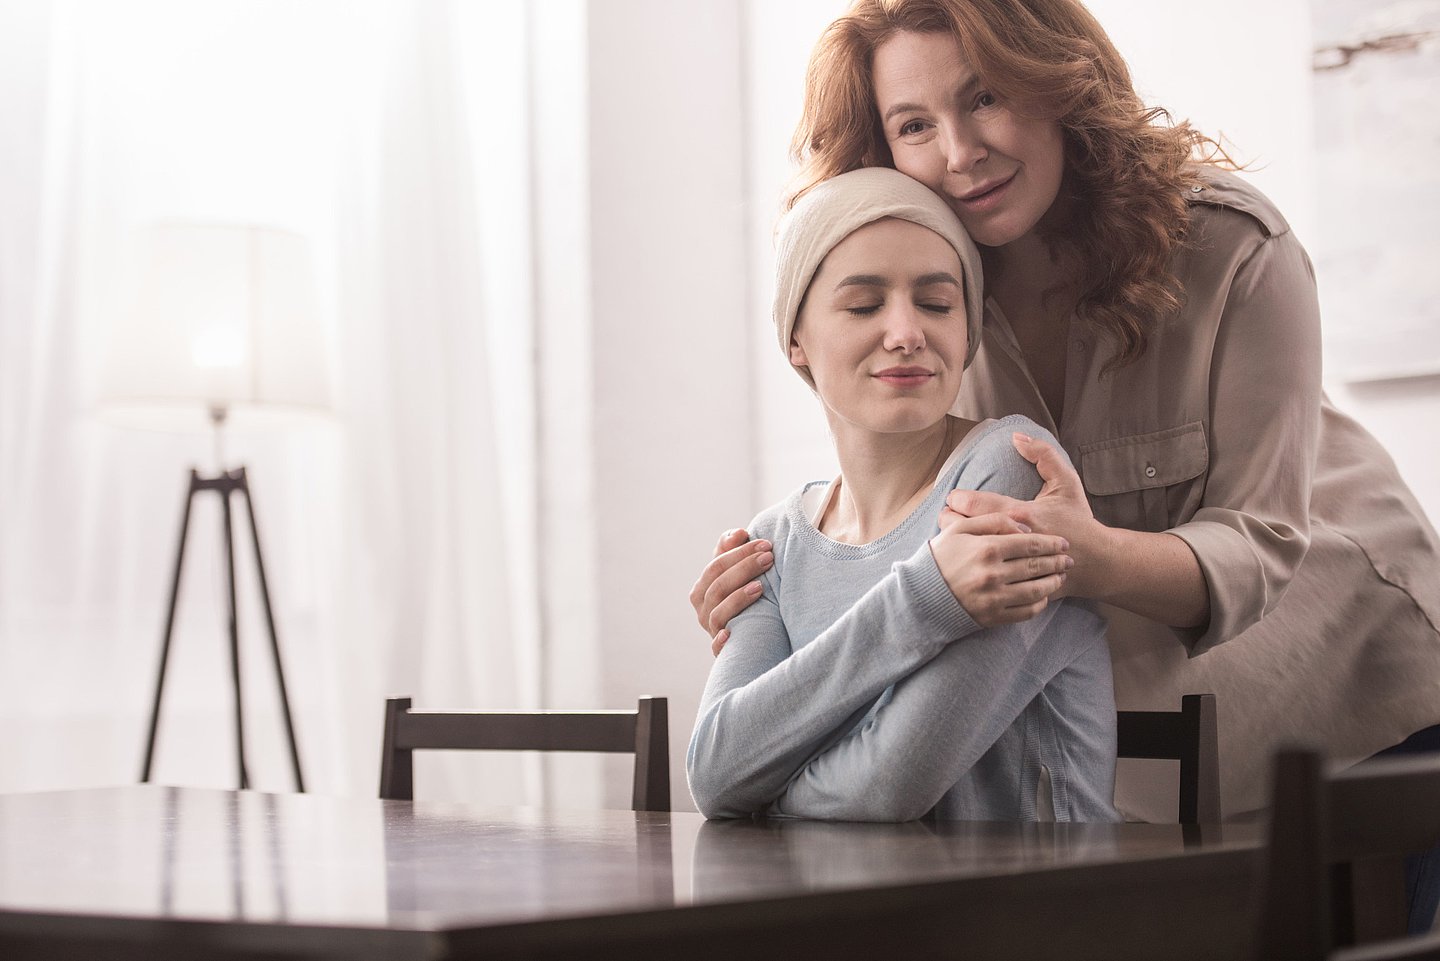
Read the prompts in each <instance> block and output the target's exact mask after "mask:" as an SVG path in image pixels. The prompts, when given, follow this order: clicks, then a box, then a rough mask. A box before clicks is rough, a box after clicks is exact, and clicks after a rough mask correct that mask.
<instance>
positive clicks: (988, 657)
mask: <svg viewBox="0 0 1440 961" xmlns="http://www.w3.org/2000/svg"><path fill="white" fill-rule="evenodd" d="M767 586H768V587H769V588H771V589H770V590H769V591H767V592H766V595H765V596H763V597H762V598H761V599H760V600H759V601H758V602H757V603H756V604H754V605H752V606H751V607H750V608H748V609H747V610H746V611H744V612H743V613H742V614H741V615H739V616H738V617H737V618H736V619H735V626H734V631H735V634H734V638H735V639H734V641H733V642H732V643H731V644H729V645H727V646H726V648H725V650H724V651H723V652H722V653H721V655H720V657H719V658H718V660H717V661H716V663H715V667H714V669H713V670H712V672H711V676H710V681H709V683H708V684H707V686H706V690H705V695H704V698H703V699H702V702H701V707H700V714H699V718H698V719H697V721H696V726H695V733H694V736H693V737H692V739H691V743H690V751H689V755H688V757H687V766H688V770H689V773H690V782H691V791H692V793H693V794H694V796H695V801H696V804H697V806H698V807H699V808H700V810H701V812H702V813H704V814H705V815H707V816H709V817H740V816H746V815H750V814H755V813H767V812H768V813H771V814H778V815H790V816H796V817H807V818H821V819H832V820H868V821H905V820H911V819H914V818H917V817H919V816H921V815H923V814H924V813H925V812H926V811H928V810H930V808H932V807H934V806H935V804H936V803H937V802H938V801H939V800H940V798H941V797H942V796H943V795H944V794H945V792H946V791H947V790H949V789H950V787H951V786H953V785H954V784H955V782H956V781H957V780H959V779H960V777H961V776H962V775H963V774H964V773H965V771H966V770H968V769H969V768H970V766H972V765H973V764H974V763H975V762H976V761H977V760H978V759H979V758H980V757H981V755H983V754H984V753H985V751H986V750H988V749H989V747H990V746H991V745H992V744H994V743H995V741H996V740H997V739H998V738H999V736H1000V734H1001V733H1002V732H1003V731H1004V730H1005V729H1006V728H1007V727H1009V726H1010V724H1011V723H1012V722H1013V721H1014V720H1015V718H1016V717H1017V716H1018V715H1019V713H1020V712H1021V711H1022V710H1023V709H1024V708H1025V705H1027V704H1028V703H1029V702H1030V701H1031V699H1033V698H1034V696H1035V695H1036V694H1037V693H1038V692H1039V690H1040V689H1041V688H1042V687H1043V686H1044V683H1045V681H1046V680H1048V677H1049V675H1050V674H1051V673H1053V672H1052V671H1050V670H1048V669H1045V668H1040V667H1037V666H1036V665H1035V664H1034V663H1033V662H1034V661H1035V660H1036V659H1037V658H1038V659H1039V660H1042V661H1053V660H1054V659H1056V658H1057V657H1061V658H1063V656H1064V655H1063V653H1062V652H1057V651H1055V650H1053V649H1050V650H1045V648H1046V647H1047V644H1046V643H1042V642H1041V640H1040V639H1041V636H1042V634H1044V632H1045V631H1047V630H1048V629H1049V628H1050V627H1051V625H1052V622H1054V621H1055V619H1056V618H1063V619H1066V626H1065V630H1067V631H1070V632H1072V634H1073V635H1075V636H1078V635H1079V634H1082V633H1084V632H1086V631H1088V632H1089V634H1088V635H1087V636H1089V637H1092V638H1098V637H1099V636H1100V631H1101V626H1100V624H1099V620H1098V618H1095V617H1094V616H1093V615H1091V614H1090V613H1089V612H1086V611H1082V610H1078V609H1075V610H1072V609H1069V608H1062V607H1059V606H1053V607H1050V608H1048V609H1047V610H1046V611H1045V612H1043V613H1042V614H1040V615H1037V616H1036V617H1033V618H1030V619H1028V620H1026V621H1024V622H1023V623H1020V624H1015V625H1008V626H1004V627H1000V628H995V629H991V630H982V629H980V627H979V626H978V625H977V624H976V623H975V622H974V620H973V619H972V618H970V616H969V615H968V614H967V613H966V612H965V610H964V608H963V607H961V605H959V604H958V603H957V602H956V601H955V598H954V595H953V593H952V592H951V591H950V589H949V587H948V586H947V585H946V583H945V581H944V578H943V577H942V576H941V574H940V570H939V568H938V566H937V565H936V563H935V560H934V557H933V555H932V554H931V551H930V549H929V545H928V544H927V545H924V546H922V547H921V549H920V550H919V551H917V552H916V554H915V555H914V556H913V557H911V558H910V559H909V560H908V561H906V562H904V563H901V564H897V565H895V568H894V570H892V571H891V573H890V574H888V575H887V576H886V577H885V578H884V579H882V581H881V582H880V583H879V584H877V585H876V586H875V587H874V588H872V589H871V590H870V591H869V592H868V593H867V594H866V595H864V596H863V597H862V598H861V599H860V600H859V601H858V602H856V603H855V604H854V605H853V606H852V607H851V608H850V609H849V610H847V611H846V612H845V613H844V614H843V615H842V616H841V617H840V618H839V619H838V620H837V621H836V622H835V623H834V624H833V625H831V627H830V628H828V629H827V630H826V631H824V632H823V633H821V634H820V636H818V637H816V638H815V639H814V640H813V641H811V642H810V643H809V644H807V645H805V646H804V647H802V648H801V649H800V650H798V651H795V652H794V653H793V654H792V653H791V651H790V639H789V637H788V636H787V634H786V631H785V626H784V623H783V621H782V620H781V617H780V611H779V608H778V606H777V605H776V604H775V602H774V600H773V599H772V598H773V597H774V596H775V591H774V587H775V585H774V584H773V583H771V584H769V585H767ZM961 637H963V638H965V639H964V641H963V642H962V643H951V642H952V641H954V640H956V639H958V638H961Z"/></svg>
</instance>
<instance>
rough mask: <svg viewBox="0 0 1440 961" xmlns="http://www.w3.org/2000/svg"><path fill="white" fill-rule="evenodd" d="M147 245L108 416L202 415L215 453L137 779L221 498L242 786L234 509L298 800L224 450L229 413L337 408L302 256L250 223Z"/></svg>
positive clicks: (176, 580)
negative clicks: (210, 502)
mask: <svg viewBox="0 0 1440 961" xmlns="http://www.w3.org/2000/svg"><path fill="white" fill-rule="evenodd" d="M139 240H140V244H139V248H138V249H139V253H140V257H141V267H140V269H139V271H138V273H137V280H138V286H137V291H136V296H135V298H134V306H133V307H132V309H130V310H129V311H128V312H127V313H126V314H125V315H124V318H123V320H122V321H121V322H120V323H119V324H118V325H117V329H116V331H115V334H116V336H115V337H114V338H113V340H112V346H111V350H110V351H109V354H108V356H107V361H106V367H105V371H104V375H103V387H102V390H101V394H102V400H101V403H102V406H103V407H105V408H107V409H108V410H109V411H110V412H111V413H112V414H116V413H118V414H120V416H119V417H118V418H115V419H119V420H122V421H125V422H129V423H145V422H147V421H148V422H149V424H150V425H151V426H156V425H158V424H159V423H160V422H161V421H162V420H163V422H165V423H173V422H174V415H175V414H176V413H180V414H181V415H182V416H184V415H188V416H189V417H191V418H193V417H194V415H195V414H197V413H203V414H204V415H205V416H206V417H207V418H208V421H209V428H210V430H211V431H212V433H213V436H214V440H215V451H216V455H215V457H216V473H215V474H213V475H210V476H205V475H202V474H201V473H200V472H199V471H198V470H195V469H191V471H190V484H189V490H188V492H187V494H186V498H185V507H184V513H183V514H182V519H181V524H180V538H179V543H178V545H177V547H176V550H175V564H174V576H173V578H172V579H171V585H170V600H169V607H168V610H167V612H166V616H165V633H164V637H163V639H162V642H161V650H160V662H159V670H158V672H157V675H156V678H155V690H154V700H153V703H152V707H151V713H150V725H149V735H148V738H147V741H146V746H145V761H144V765H143V767H142V769H141V775H140V780H141V781H142V782H145V781H149V780H150V775H151V770H152V767H153V763H154V759H155V745H156V741H157V738H158V735H159V729H160V718H161V711H160V708H161V702H162V699H163V694H164V690H165V673H166V668H167V666H168V664H169V658H170V650H171V642H172V640H173V638H174V628H175V611H176V607H177V604H178V601H179V596H180V586H181V575H182V572H183V569H184V559H185V542H186V539H187V537H188V535H189V531H190V517H191V508H192V506H193V505H194V503H195V500H196V498H197V497H205V496H208V495H210V494H212V493H213V494H215V495H217V496H218V497H219V499H220V501H221V506H222V514H221V518H222V521H221V523H222V531H221V534H222V544H223V557H224V560H225V568H226V574H227V579H226V583H227V586H228V595H227V606H228V610H227V613H228V626H229V638H228V640H229V648H230V650H229V654H230V670H231V677H232V681H233V693H234V699H235V700H234V715H235V748H236V760H237V767H238V781H239V787H241V788H247V787H249V786H250V783H249V782H250V778H249V772H248V771H247V769H246V763H245V727H244V699H243V697H242V693H241V671H240V631H239V617H238V604H237V597H236V589H235V540H236V538H235V525H236V518H235V513H236V508H235V502H236V501H237V500H238V501H239V505H240V507H243V509H244V512H245V515H246V519H247V520H248V524H246V525H245V526H246V528H248V531H247V532H248V534H249V537H248V540H249V542H250V545H251V546H252V547H253V550H254V557H255V568H256V573H257V582H258V585H259V588H260V600H261V604H262V608H263V610H264V616H265V627H266V629H267V630H268V633H269V640H270V652H271V654H272V656H273V658H274V667H275V679H276V683H277V686H278V689H279V700H280V705H281V709H282V711H283V713H284V722H285V733H286V736H287V738H288V741H289V750H290V763H291V768H292V771H293V774H294V778H295V787H296V789H297V790H299V791H304V790H305V779H304V775H303V774H302V772H301V767H300V752H299V749H298V747H297V745H296V740H295V726H294V720H293V718H292V716H291V711H290V698H289V693H288V691H287V690H286V687H285V672H284V666H283V663H282V658H281V655H280V642H279V638H278V636H277V634H276V631H275V616H274V611H273V608H272V607H271V603H270V584H269V582H268V580H267V579H266V576H265V562H264V556H263V553H262V551H261V547H260V531H259V526H258V525H257V524H256V521H255V509H254V505H253V503H252V500H251V494H250V484H249V476H248V474H247V472H246V469H245V468H244V467H243V466H241V467H235V468H227V467H226V464H225V459H224V450H223V439H224V429H225V426H226V423H227V420H228V418H229V416H230V412H231V411H232V410H242V409H247V408H252V407H278V408H291V409H308V410H312V411H315V410H322V411H323V410H327V409H328V408H329V404H330V397H329V379H328V377H327V375H326V364H325V356H324V349H323V348H324V339H323V336H322V333H321V329H320V323H319V318H318V313H317V311H316V309H315V299H314V296H313V276H312V271H311V267H310V260H309V254H308V250H307V247H306V244H305V241H304V239H303V238H302V237H300V236H299V235H297V234H293V233H290V232H288V231H283V230H277V229H274V228H269V227H260V226H254V225H245V224H194V223H164V224H156V225H154V226H151V227H148V228H146V229H145V230H144V231H142V232H141V235H140V237H139Z"/></svg>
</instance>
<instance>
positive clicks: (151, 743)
mask: <svg viewBox="0 0 1440 961" xmlns="http://www.w3.org/2000/svg"><path fill="white" fill-rule="evenodd" d="M199 480H200V475H199V474H198V473H197V472H196V471H194V470H192V471H190V490H189V492H188V493H187V494H186V495H185V511H184V513H182V514H181V515H180V542H179V544H178V545H176V547H175V576H174V577H173V578H171V581H170V607H169V610H168V611H167V613H166V615H165V638H164V640H163V641H162V642H161V645H160V670H159V671H158V672H157V674H156V675H155V703H154V704H153V705H152V706H151V708H150V735H149V737H148V738H147V739H146V741H145V764H144V766H143V767H142V768H141V769H140V783H141V784H145V783H147V782H149V780H150V769H151V766H152V765H153V763H154V761H155V738H156V735H157V734H158V733H159V730H160V697H161V695H162V694H163V693H164V691H165V667H166V665H167V664H168V663H169V660H170V639H171V638H172V637H173V636H174V633H175V607H176V604H177V602H178V601H179V599H180V572H181V571H182V570H184V567H185V537H186V535H187V534H188V533H189V532H190V507H191V505H193V504H194V503H195V492H196V491H197V490H199Z"/></svg>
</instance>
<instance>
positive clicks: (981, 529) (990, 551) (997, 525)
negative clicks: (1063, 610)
mask: <svg viewBox="0 0 1440 961" xmlns="http://www.w3.org/2000/svg"><path fill="white" fill-rule="evenodd" d="M1068 547H1069V545H1068V544H1066V543H1065V539H1064V538H1063V537H1055V536H1052V535H1049V534H1035V533H1031V532H1030V529H1029V528H1028V527H1026V526H1025V525H1024V524H1022V523H1020V522H1018V521H1015V520H1013V519H1012V518H1009V517H1007V516H1005V515H1004V514H986V515H983V516H980V517H962V516H961V515H960V514H957V513H956V512H955V511H953V510H951V509H950V508H949V507H946V508H945V509H943V510H942V511H941V512H940V533H938V534H936V535H935V536H934V537H932V538H930V553H931V554H932V555H934V557H935V564H936V566H937V567H939V568H940V574H941V576H942V577H944V578H945V583H946V584H948V585H949V586H950V591H951V593H953V594H954V595H955V599H956V600H957V601H959V602H960V606H961V607H963V608H965V610H966V612H968V613H969V615H970V616H971V617H972V618H974V619H975V623H977V624H979V625H980V626H981V627H994V626H995V625H997V624H1013V623H1015V622H1017V621H1025V620H1029V619H1030V618H1032V617H1034V616H1035V615H1036V614H1039V613H1040V612H1041V611H1043V610H1044V609H1045V606H1046V604H1048V603H1049V602H1050V597H1051V595H1054V594H1056V593H1058V592H1059V591H1060V590H1061V588H1063V587H1064V586H1065V572H1066V571H1068V570H1069V569H1070V567H1071V565H1072V564H1073V563H1074V562H1073V561H1071V560H1070V557H1069V555H1068V554H1066V550H1067V549H1068Z"/></svg>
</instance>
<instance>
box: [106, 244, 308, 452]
mask: <svg viewBox="0 0 1440 961" xmlns="http://www.w3.org/2000/svg"><path fill="white" fill-rule="evenodd" d="M138 239H139V245H138V250H137V253H138V255H139V256H138V264H139V273H138V275H137V277H136V278H135V279H136V281H137V283H136V285H135V287H134V289H135V296H134V298H133V300H132V301H131V303H130V304H129V306H128V307H127V308H126V309H125V310H124V311H123V312H122V313H121V314H120V315H119V316H118V317H117V321H116V324H115V327H114V328H113V329H112V338H111V342H110V349H109V351H108V353H107V355H106V359H105V364H104V367H103V368H102V373H101V378H100V398H99V400H100V405H101V409H102V411H103V412H104V413H105V414H106V415H107V416H109V417H111V419H118V420H121V421H123V422H126V423H134V424H139V425H142V426H157V427H172V426H184V424H183V421H185V420H189V421H191V422H193V423H195V424H196V425H197V426H198V425H199V424H202V423H204V422H205V421H204V420H202V419H201V418H200V417H197V416H195V415H197V414H208V412H209V411H212V410H216V409H220V410H224V411H227V412H228V411H230V410H232V409H235V408H241V409H244V408H248V407H282V408H292V409H310V410H315V411H325V410H328V409H329V407H330V403H331V398H330V379H329V374H328V368H327V364H326V357H325V338H324V334H323V331H322V329H321V324H320V317H319V312H318V310H317V307H316V298H315V290H314V275H313V270H312V267H311V260H310V253H309V248H308V245H307V243H306V241H305V239H304V238H303V237H301V236H300V235H299V234H295V233H292V232H290V231H286V230H279V229H276V228H272V227H263V226H256V225H250V224H200V223H160V224H155V225H152V226H150V227H146V228H144V229H143V230H142V231H141V232H140V235H139V238H138ZM117 415H118V416H117ZM176 415H180V416H179V417H177V416H176Z"/></svg>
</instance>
